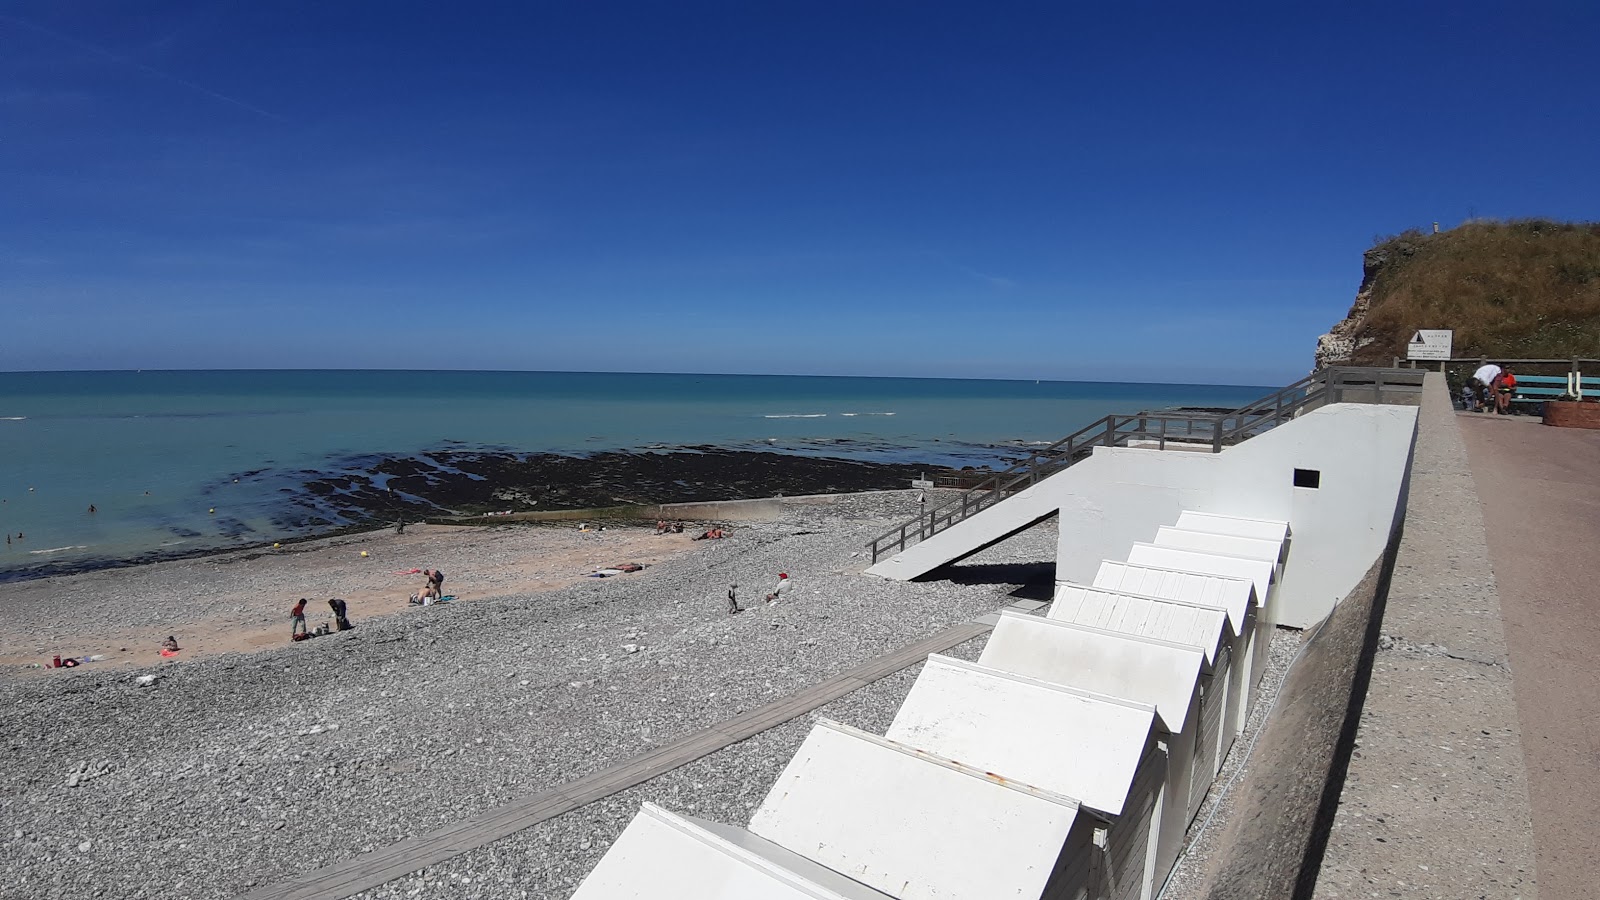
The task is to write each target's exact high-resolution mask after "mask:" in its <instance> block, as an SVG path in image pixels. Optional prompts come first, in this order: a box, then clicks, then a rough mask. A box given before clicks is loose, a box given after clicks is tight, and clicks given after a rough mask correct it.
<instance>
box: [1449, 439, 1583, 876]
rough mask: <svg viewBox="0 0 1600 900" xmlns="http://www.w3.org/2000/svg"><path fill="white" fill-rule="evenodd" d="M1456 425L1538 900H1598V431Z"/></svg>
mask: <svg viewBox="0 0 1600 900" xmlns="http://www.w3.org/2000/svg"><path fill="white" fill-rule="evenodd" d="M1457 421H1458V423H1459V425H1460V428H1461V434H1462V436H1463V437H1464V438H1465V439H1466V446H1467V455H1468V457H1469V458H1470V459H1471V462H1472V475H1473V480H1474V481H1475V482H1476V483H1477V487H1478V496H1479V497H1480V498H1482V501H1483V517H1484V522H1485V525H1486V526H1487V528H1488V532H1489V558H1490V560H1491V561H1492V562H1493V563H1494V576H1495V582H1496V584H1497V585H1498V586H1499V591H1500V607H1501V611H1502V613H1503V614H1504V616H1505V632H1506V641H1507V643H1508V644H1509V646H1510V652H1511V671H1512V672H1514V673H1515V674H1516V681H1515V687H1516V692H1515V693H1516V704H1517V717H1518V719H1519V720H1520V721H1521V725H1522V747H1523V753H1524V755H1525V756H1526V759H1527V771H1528V794H1529V798H1530V800H1531V802H1532V809H1533V849H1534V854H1535V860H1536V863H1535V868H1536V871H1537V873H1538V883H1539V896H1540V897H1541V898H1543V900H1579V898H1584V900H1588V898H1593V897H1600V431H1588V430H1584V429H1578V428H1550V427H1546V426H1543V425H1539V424H1535V423H1534V422H1533V421H1532V420H1531V419H1528V418H1522V417H1510V418H1499V417H1491V416H1473V415H1468V414H1461V415H1459V416H1458V417H1457Z"/></svg>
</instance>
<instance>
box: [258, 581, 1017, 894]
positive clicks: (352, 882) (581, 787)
mask: <svg viewBox="0 0 1600 900" xmlns="http://www.w3.org/2000/svg"><path fill="white" fill-rule="evenodd" d="M1039 605H1040V604H1038V603H1036V602H1032V601H1023V602H1021V603H1018V604H1016V606H1017V607H1018V608H1037V607H1038V606H1039ZM996 618H997V617H995V616H984V617H983V618H980V619H974V620H972V621H970V622H963V623H961V624H959V625H955V626H952V627H950V628H946V629H945V630H944V631H941V632H939V633H938V634H935V635H933V636H932V637H929V638H927V639H926V640H922V641H918V642H917V643H915V644H912V645H910V646H908V647H903V648H901V649H899V650H896V651H895V652H893V653H889V654H886V655H884V656H880V657H878V658H876V659H874V660H872V661H870V662H868V663H866V664H864V665H860V666H857V667H856V668H854V669H851V670H849V671H848V672H844V673H842V674H839V675H835V676H834V677H832V678H829V679H828V680H826V681H823V682H820V683H818V684H814V685H812V686H811V687H809V688H806V689H805V690H802V691H799V692H798V693H794V694H790V695H789V696H787V697H785V698H783V699H782V700H778V701H776V702H774V703H769V704H767V705H766V706H762V707H759V708H757V709H752V710H750V711H749V712H746V713H742V714H740V715H737V716H734V717H733V718H731V719H727V720H725V721H722V722H719V723H717V724H716V725H713V726H711V727H710V728H707V729H704V730H702V731H697V732H695V733H693V734H690V735H686V736H684V737H681V738H679V739H678V740H675V741H673V742H671V743H669V744H665V745H663V746H661V747H657V748H656V749H654V750H651V751H650V752H649V753H644V754H641V755H639V756H635V757H633V758H632V759H629V760H626V761H624V762H620V763H618V764H616V765H614V766H610V767H608V768H605V769H601V770H600V771H598V772H594V773H592V774H590V775H585V776H584V777H582V778H579V779H576V780H574V781H569V782H567V783H566V784H563V785H561V786H560V787H558V788H555V789H553V790H549V791H545V792H543V793H539V794H531V795H529V796H527V797H523V798H520V799H518V800H513V801H511V802H509V803H506V804H505V805H503V806H499V807H497V808H495V809H491V810H488V811H486V812H484V813H482V814H480V815H477V816H473V817H472V818H470V819H465V820H463V821H460V822H457V823H455V824H453V825H447V826H445V827H443V828H440V829H439V830H437V831H434V832H431V833H429V834H424V835H419V836H417V837H414V838H407V839H406V840H403V841H400V842H398V843H395V844H390V845H388V846H387V847H380V848H378V849H377V850H374V851H373V852H371V853H363V854H361V855H360V856H357V857H355V858H353V859H348V860H345V861H344V862H339V863H335V864H333V865H331V866H326V867H324V868H321V869H313V870H312V871H310V872H307V873H305V874H303V875H300V876H297V877H295V878H291V879H289V880H288V881H282V882H279V883H277V884H271V885H266V886H264V887H260V888H257V889H255V890H253V891H251V892H249V893H248V894H244V895H243V896H242V900H342V898H344V897H349V896H351V895H353V894H358V893H360V892H362V891H365V890H370V889H372V888H375V887H377V886H379V885H381V884H385V883H387V882H390V881H393V880H394V879H396V878H399V877H401V876H402V875H405V874H407V873H410V872H415V871H416V870H418V869H421V868H423V867H425V866H432V865H436V864H438V863H441V862H443V861H445V860H447V859H449V858H451V857H453V856H457V855H459V854H462V853H465V852H466V851H468V850H472V849H475V848H477V847H482V846H483V845H485V844H488V843H490V842H493V841H497V840H499V839H500V838H503V837H505V836H506V835H509V834H512V833H513V832H516V831H520V830H522V829H524V828H527V827H529V826H531V825H537V824H539V823H540V822H544V821H547V820H549V819H553V818H555V817H556V816H559V815H561V814H562V813H567V812H571V811H573V810H575V809H577V808H579V807H581V806H584V805H585V804H589V803H593V802H594V801H596V800H600V799H602V798H605V797H609V796H611V795H612V794H615V793H617V792H618V791H624V790H627V789H628V788H631V787H633V786H634V785H637V784H642V783H644V782H646V781H649V780H650V779H652V778H655V777H656V776H658V775H662V774H665V773H667V772H670V771H672V770H673V769H676V768H677V767H679V766H681V765H684V764H686V763H690V762H693V761H695V760H697V759H699V758H700V757H702V756H705V755H707V754H710V753H715V752H716V751H718V750H721V749H722V748H724V747H727V746H729V745H730V744H735V743H738V742H739V741H742V740H744V739H745V738H748V737H751V736H753V735H756V734H760V733H761V732H763V731H765V730H767V729H768V728H771V727H773V726H775V725H781V724H783V723H784V722H787V721H789V720H790V719H794V718H797V717H799V716H803V715H805V714H806V713H808V712H810V711H812V710H814V709H816V708H817V707H819V706H823V705H824V704H827V703H829V702H831V701H833V700H837V699H839V698H840V697H843V696H844V695H845V694H848V693H851V692H852V691H856V690H859V689H861V688H863V687H866V686H867V685H869V684H871V683H872V682H874V681H877V680H878V679H880V678H883V677H884V676H886V675H890V674H893V673H895V672H898V671H900V670H901V669H904V668H906V667H907V666H910V665H914V664H916V663H919V662H921V661H922V660H924V659H926V658H927V656H928V654H930V653H937V652H939V651H940V650H948V649H949V648H951V647H954V646H956V645H957V644H962V643H965V642H967V641H970V640H972V639H973V638H975V637H979V636H981V635H983V634H985V633H986V632H988V631H989V630H990V629H991V628H993V627H994V623H995V621H996Z"/></svg>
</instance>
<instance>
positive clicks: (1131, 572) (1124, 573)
mask: <svg viewBox="0 0 1600 900" xmlns="http://www.w3.org/2000/svg"><path fill="white" fill-rule="evenodd" d="M1094 586H1095V587H1098V588H1108V589H1111V590H1116V591H1125V592H1128V593H1134V594H1143V595H1146V596H1150V597H1159V598H1162V599H1166V600H1179V601H1183V602H1185V603H1196V604H1200V605H1203V606H1216V607H1218V608H1220V609H1222V610H1224V611H1225V612H1226V613H1227V616H1228V627H1229V629H1230V630H1231V631H1232V632H1233V635H1234V636H1233V652H1232V654H1231V656H1232V657H1233V660H1232V670H1233V673H1232V676H1231V677H1230V678H1229V679H1228V712H1227V715H1226V718H1225V719H1224V720H1223V728H1224V729H1225V730H1226V731H1229V732H1231V733H1232V734H1233V735H1234V736H1235V737H1237V736H1238V734H1239V733H1240V732H1242V731H1243V730H1244V725H1245V722H1246V721H1247V720H1248V718H1249V714H1250V704H1251V702H1252V701H1253V700H1254V693H1255V690H1254V689H1255V683H1256V681H1257V680H1258V679H1257V674H1258V673H1257V671H1256V670H1255V647H1256V641H1257V639H1258V637H1259V635H1258V633H1257V630H1256V622H1257V614H1256V610H1257V606H1256V589H1255V584H1254V583H1253V582H1251V581H1250V580H1248V579H1244V578H1229V577H1226V576H1222V575H1206V574H1203V573H1200V572H1182V571H1178V570H1175V569H1157V568H1152V567H1150V566H1136V565H1133V564H1131V563H1122V562H1114V561H1112V560H1104V561H1102V562H1101V563H1100V568H1099V570H1097V571H1096V572H1095V576H1094ZM1058 590H1059V588H1058Z"/></svg>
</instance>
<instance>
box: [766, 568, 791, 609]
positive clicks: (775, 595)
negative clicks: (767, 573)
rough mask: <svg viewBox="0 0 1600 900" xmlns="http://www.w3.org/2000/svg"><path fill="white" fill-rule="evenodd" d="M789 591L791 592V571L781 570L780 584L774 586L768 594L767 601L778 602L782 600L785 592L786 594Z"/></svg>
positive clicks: (779, 574)
mask: <svg viewBox="0 0 1600 900" xmlns="http://www.w3.org/2000/svg"><path fill="white" fill-rule="evenodd" d="M788 592H789V573H788V572H779V573H778V586H777V587H775V588H773V589H772V593H770V594H768V595H767V602H768V603H777V602H778V601H779V600H782V599H783V596H784V594H786V593H788Z"/></svg>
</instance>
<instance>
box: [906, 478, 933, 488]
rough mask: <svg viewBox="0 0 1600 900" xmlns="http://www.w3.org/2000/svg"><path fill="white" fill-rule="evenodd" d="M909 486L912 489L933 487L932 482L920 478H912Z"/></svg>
mask: <svg viewBox="0 0 1600 900" xmlns="http://www.w3.org/2000/svg"><path fill="white" fill-rule="evenodd" d="M911 486H912V487H914V488H931V487H933V482H931V481H928V480H926V479H922V478H913V479H911Z"/></svg>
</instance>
